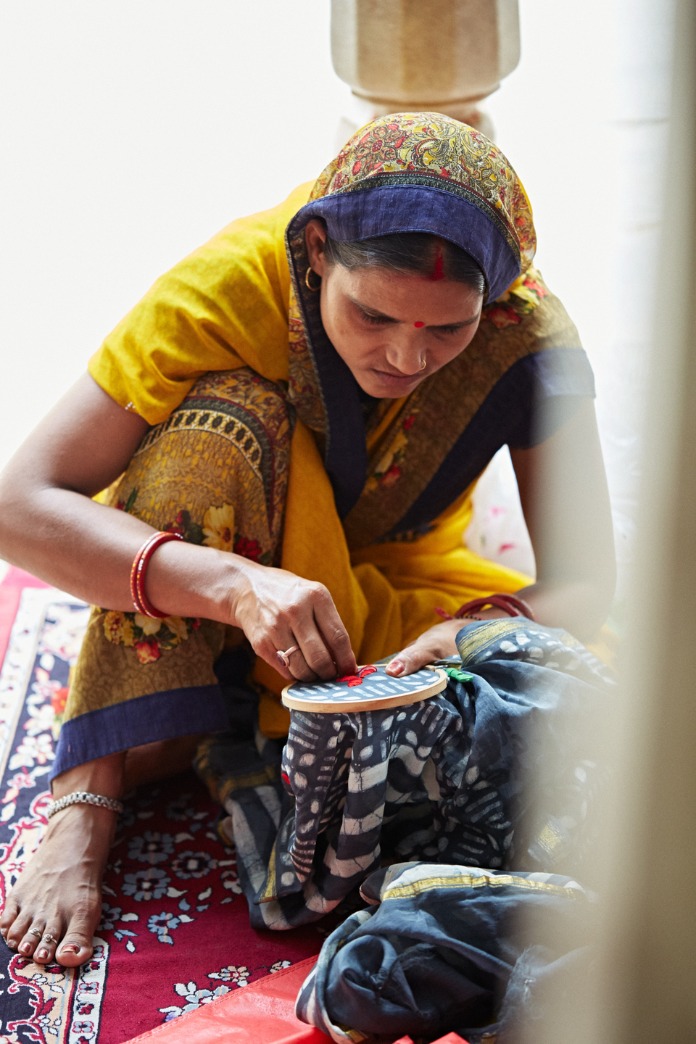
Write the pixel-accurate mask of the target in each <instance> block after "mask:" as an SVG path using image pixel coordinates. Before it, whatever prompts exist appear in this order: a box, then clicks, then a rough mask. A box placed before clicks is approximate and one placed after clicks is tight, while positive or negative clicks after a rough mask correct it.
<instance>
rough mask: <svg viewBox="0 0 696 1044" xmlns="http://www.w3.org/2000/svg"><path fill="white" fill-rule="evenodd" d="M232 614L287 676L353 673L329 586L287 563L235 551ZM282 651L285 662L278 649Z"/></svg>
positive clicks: (352, 657)
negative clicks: (253, 559) (268, 562)
mask: <svg viewBox="0 0 696 1044" xmlns="http://www.w3.org/2000/svg"><path fill="white" fill-rule="evenodd" d="M235 559H236V565H237V567H238V582H237V583H236V584H235V588H234V590H233V591H232V599H233V607H232V610H231V614H230V615H231V617H233V619H234V623H235V625H236V626H237V627H239V628H241V630H242V631H243V632H244V634H245V635H246V637H247V639H248V640H249V642H250V644H251V646H252V648H253V650H254V652H255V653H257V655H258V656H261V657H262V658H263V659H264V660H265V661H266V663H268V664H270V665H271V667H273V668H275V670H277V671H278V673H279V674H281V675H282V676H283V677H284V678H287V679H288V680H289V681H294V680H299V681H314V680H316V679H317V678H321V679H324V680H328V679H330V678H335V677H336V676H337V675H338V676H340V675H344V674H354V673H355V672H356V670H357V666H358V665H357V661H356V659H355V654H354V652H353V649H352V647H351V643H350V638H349V636H348V632H347V631H346V629H345V627H344V625H343V621H342V620H341V617H340V616H339V614H338V610H337V609H336V606H335V605H334V601H333V598H332V597H331V595H330V593H329V591H328V589H327V588H326V587H324V585H323V584H320V583H317V582H315V581H313V580H304V579H303V578H302V577H300V576H296V575H295V574H294V573H290V572H288V571H287V570H286V569H275V568H272V567H271V566H262V565H258V564H257V563H255V562H248V561H247V560H243V562H242V561H240V559H239V557H237V556H235ZM279 650H280V651H284V652H287V651H288V650H293V651H292V652H289V653H288V655H287V666H286V665H285V664H283V662H282V660H281V659H279V657H278V651H279Z"/></svg>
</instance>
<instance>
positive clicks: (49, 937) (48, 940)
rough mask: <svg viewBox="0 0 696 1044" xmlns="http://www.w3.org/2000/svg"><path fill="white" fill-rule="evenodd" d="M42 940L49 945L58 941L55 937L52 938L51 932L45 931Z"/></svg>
mask: <svg viewBox="0 0 696 1044" xmlns="http://www.w3.org/2000/svg"><path fill="white" fill-rule="evenodd" d="M43 941H44V942H45V943H48V944H49V946H51V945H52V944H53V943H57V942H58V940H57V939H54V938H53V936H52V935H51V933H50V932H46V934H45V935H44V937H43Z"/></svg>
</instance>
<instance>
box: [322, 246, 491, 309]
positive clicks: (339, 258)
mask: <svg viewBox="0 0 696 1044" xmlns="http://www.w3.org/2000/svg"><path fill="white" fill-rule="evenodd" d="M324 250H325V253H326V257H327V260H328V261H329V263H330V264H337V265H343V267H344V268H348V269H351V268H392V269H394V270H395V271H396V272H416V273H418V274H419V275H423V276H425V277H426V278H427V277H430V278H431V279H434V280H437V279H453V280H454V281H455V282H457V283H464V284H466V286H470V287H471V288H472V289H473V290H477V291H478V292H479V293H480V294H481V295H482V296H484V297H485V296H486V292H487V286H486V277H485V276H484V274H483V271H482V270H481V268H480V267H479V265H478V264H477V263H476V262H475V261H474V259H473V257H471V255H470V254H467V252H466V251H465V250H462V249H461V247H458V246H455V245H454V243H450V242H448V241H447V240H446V239H440V238H439V236H433V235H431V234H430V233H429V232H396V233H393V234H392V235H387V236H375V237H373V238H371V239H361V240H356V241H355V242H352V243H351V242H342V241H340V240H337V239H332V238H331V237H330V236H329V235H327V237H326V243H325V246H324Z"/></svg>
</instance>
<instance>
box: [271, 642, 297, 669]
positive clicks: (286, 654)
mask: <svg viewBox="0 0 696 1044" xmlns="http://www.w3.org/2000/svg"><path fill="white" fill-rule="evenodd" d="M299 649H300V647H299V645H291V646H290V648H289V649H285V650H283V649H276V656H277V657H278V659H279V661H280V662H281V664H282V665H283V667H285V669H286V670H289V669H290V657H291V656H292V654H293V653H296V652H299Z"/></svg>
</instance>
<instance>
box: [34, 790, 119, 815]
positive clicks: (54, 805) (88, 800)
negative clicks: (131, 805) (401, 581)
mask: <svg viewBox="0 0 696 1044" xmlns="http://www.w3.org/2000/svg"><path fill="white" fill-rule="evenodd" d="M70 805H97V806H98V807H99V808H108V810H109V812H118V813H119V814H120V813H121V812H123V803H122V802H121V801H117V800H116V798H110V797H104V795H103V794H90V792H89V791H88V790H76V791H75V792H74V793H73V794H66V795H65V796H64V797H62V798H58V799H57V800H56V801H52V802H51V804H50V805H49V806H48V808H47V809H46V819H50V818H51V816H55V814H56V812H62V810H63V809H64V808H68V807H69V806H70Z"/></svg>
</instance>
